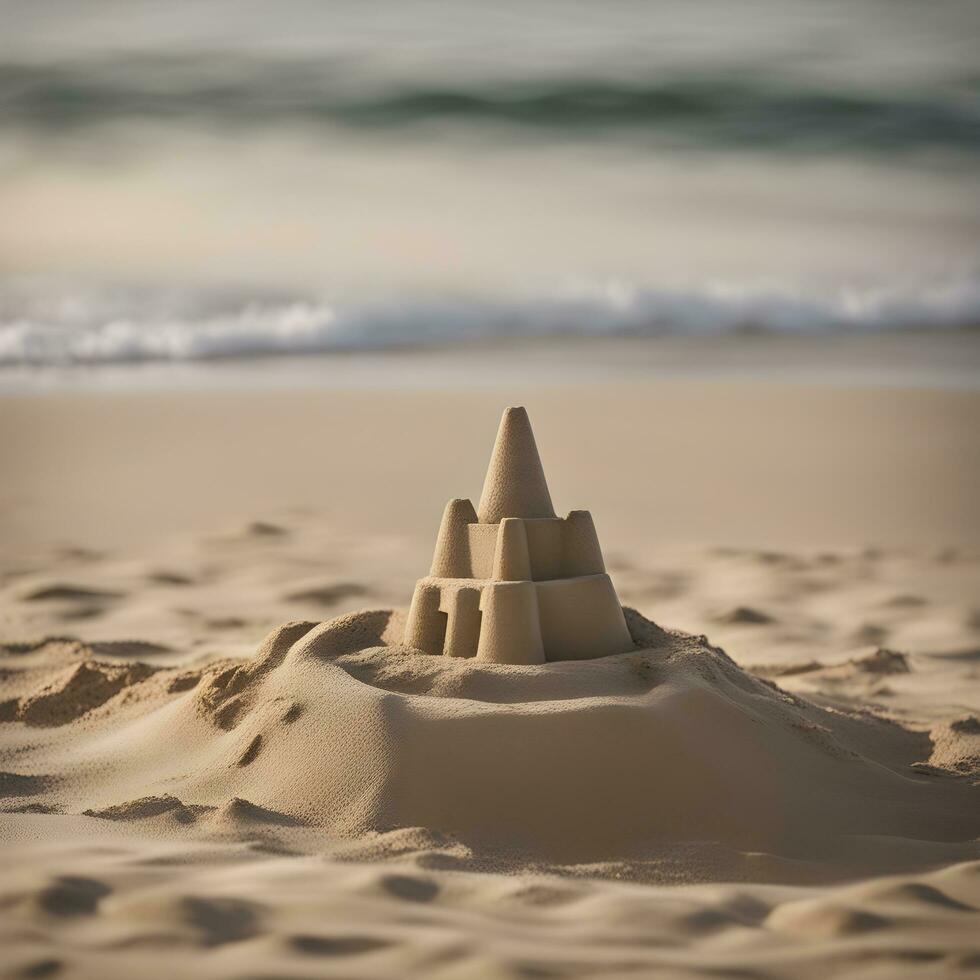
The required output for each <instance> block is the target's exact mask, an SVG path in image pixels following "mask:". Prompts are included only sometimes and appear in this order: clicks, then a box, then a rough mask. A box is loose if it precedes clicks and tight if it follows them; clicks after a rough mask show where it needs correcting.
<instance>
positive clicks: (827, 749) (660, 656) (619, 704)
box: [13, 610, 980, 932]
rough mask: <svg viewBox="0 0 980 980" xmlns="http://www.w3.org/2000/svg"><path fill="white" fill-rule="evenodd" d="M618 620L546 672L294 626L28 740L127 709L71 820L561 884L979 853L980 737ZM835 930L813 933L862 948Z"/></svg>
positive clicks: (57, 685) (61, 684)
mask: <svg viewBox="0 0 980 980" xmlns="http://www.w3.org/2000/svg"><path fill="white" fill-rule="evenodd" d="M626 617H627V623H628V626H629V629H630V632H631V635H632V637H633V640H634V642H635V643H636V645H637V650H636V651H634V652H630V653H624V654H619V655H615V656H609V657H604V658H600V659H596V660H587V661H556V662H552V663H547V664H544V665H539V666H526V665H505V664H487V663H481V662H479V661H474V660H465V659H463V660H458V659H453V658H447V657H434V656H428V655H424V654H421V653H419V652H418V651H415V650H412V649H411V648H408V647H405V646H402V645H401V644H400V638H401V636H402V633H403V627H404V622H403V618H402V616H401V614H398V613H392V612H390V611H387V610H382V611H375V612H364V613H358V614H352V615H348V616H342V617H339V618H337V619H334V620H331V621H329V622H326V623H321V624H316V623H312V622H299V623H289V624H286V625H285V626H282V627H280V628H278V629H277V630H275V631H274V632H273V633H272V634H270V636H269V637H268V638H267V639H266V641H265V642H264V643H263V645H262V647H261V649H260V650H259V652H258V653H257V655H256V656H255V657H254V658H253V659H251V660H248V661H245V662H239V663H228V662H225V663H224V664H217V665H212V666H209V667H208V668H206V669H204V670H203V671H200V672H192V673H188V672H187V671H183V672H180V671H177V670H167V669H160V668H150V667H147V666H146V665H142V664H127V665H125V666H112V665H106V664H102V663H98V662H92V661H83V662H82V663H80V664H78V663H76V664H74V665H73V666H71V667H70V668H67V669H65V668H62V669H61V672H60V673H56V676H55V677H54V678H53V679H52V678H47V679H45V680H44V683H41V684H40V686H39V688H38V690H37V691H36V692H35V693H28V694H25V695H23V696H21V697H20V698H19V699H18V700H17V704H18V709H17V710H18V717H20V718H22V719H23V720H26V721H31V720H32V719H33V721H32V723H33V724H47V725H56V724H61V725H66V724H70V723H71V722H72V721H73V719H77V718H80V717H81V716H82V715H83V714H84V712H85V711H89V710H90V709H91V706H92V705H94V704H97V703H100V704H101V703H104V702H106V701H107V699H108V698H110V697H112V696H113V695H115V694H117V693H119V692H120V691H124V694H125V696H124V697H120V698H117V700H116V701H113V702H112V704H111V705H108V706H107V707H105V708H103V710H102V711H101V713H100V717H99V719H98V723H99V724H100V725H102V726H104V727H105V728H106V730H107V737H104V738H98V739H94V740H86V741H85V742H84V744H81V745H79V746H78V747H77V748H76V749H75V750H74V751H73V753H72V755H71V772H70V773H69V774H66V773H57V772H54V771H50V770H49V775H50V776H51V777H52V778H58V777H61V778H65V777H66V776H67V775H70V776H71V778H72V780H73V785H74V786H75V787H76V790H77V793H78V797H79V803H80V805H79V806H78V808H77V809H76V810H75V812H82V811H86V812H89V813H91V815H93V816H98V817H101V818H103V819H109V820H114V821H119V820H146V819H148V818H157V817H166V818H168V819H170V818H176V819H182V818H184V819H185V820H190V821H195V820H196V821H197V822H198V823H200V820H199V819H198V818H202V819H205V823H207V824H208V825H209V826H214V827H217V828H226V829H227V828H229V827H231V828H233V827H236V826H238V827H241V826H245V825H257V824H262V825H273V826H276V825H278V826H282V827H303V826H312V827H317V828H322V829H323V830H326V831H327V832H329V834H331V835H333V836H335V837H336V836H339V837H344V838H353V839H355V840H360V841H364V842H368V841H370V840H371V839H374V840H377V839H378V837H377V835H379V834H380V835H387V834H392V833H394V834H398V833H405V832H407V830H406V829H407V828H424V830H423V831H420V832H421V833H423V835H426V834H427V835H432V834H435V835H437V838H438V837H439V835H443V837H445V838H447V839H448V840H449V841H451V842H458V846H460V847H462V848H463V851H462V852H460V853H465V854H477V855H479V854H482V855H488V854H490V855H494V854H495V855H498V856H500V857H501V858H502V859H508V858H515V857H516V856H522V858H523V859H531V860H536V861H542V862H557V863H563V864H568V863H576V864H584V863H596V862H608V861H619V862H624V861H626V862H628V861H643V860H647V859H651V857H660V858H662V857H663V855H664V854H665V853H667V852H670V853H672V854H673V855H675V857H676V854H678V853H680V849H682V847H687V846H693V845H697V846H698V847H701V848H702V851H703V852H704V853H708V852H709V851H712V849H714V851H713V852H712V853H713V854H714V856H713V857H712V858H711V861H712V862H714V864H713V866H715V867H717V868H718V869H719V874H722V875H727V874H732V873H736V874H752V873H753V872H752V871H751V870H750V869H749V870H747V867H748V865H752V864H754V865H755V866H756V868H757V869H760V870H761V869H763V868H764V869H765V870H764V872H763V873H764V874H765V875H771V874H772V873H773V872H772V868H773V867H774V865H773V864H772V861H768V863H767V861H766V860H763V859H762V858H761V857H755V858H752V857H750V855H752V854H759V855H761V854H763V853H764V854H768V855H779V856H781V857H780V861H781V862H782V865H781V867H782V870H781V871H780V872H779V875H780V876H783V877H786V876H788V877H792V876H793V874H794V872H793V870H792V868H793V863H794V862H796V864H798V865H799V869H800V870H799V873H800V874H804V873H805V872H804V870H802V869H803V868H804V866H805V864H806V862H809V861H820V862H821V863H822V865H823V867H824V869H825V870H824V873H826V869H827V868H829V867H832V865H833V863H834V861H835V860H837V859H840V860H841V861H842V862H844V861H847V862H850V865H851V866H852V867H853V865H854V862H855V861H857V862H858V863H860V862H861V861H867V862H870V863H871V864H875V865H876V866H881V865H884V866H886V867H890V866H895V867H900V866H903V865H916V864H928V863H929V862H930V861H934V860H937V859H938V857H939V856H942V857H943V858H948V859H956V858H957V857H959V858H964V859H965V858H969V857H972V856H976V855H977V854H978V853H980V848H978V847H977V845H976V844H974V843H970V841H971V840H973V839H974V838H976V837H977V835H978V833H980V806H978V803H980V792H978V789H977V787H975V786H973V785H971V784H970V783H969V781H968V780H965V779H962V778H955V776H956V775H957V774H962V773H963V772H964V770H965V768H966V766H967V763H968V761H969V760H971V759H973V757H974V753H975V745H974V742H975V741H976V740H977V738H978V735H977V734H976V732H974V731H973V727H972V726H971V725H970V724H969V723H967V722H963V723H955V724H953V725H947V726H945V728H943V730H942V731H941V732H939V731H937V732H936V733H935V739H936V741H935V743H933V742H932V741H931V740H930V739H929V738H928V737H927V736H926V735H925V734H924V733H922V732H913V731H909V730H906V729H905V728H903V727H901V726H900V725H898V724H896V723H894V722H890V721H886V720H883V719H881V718H879V717H875V716H873V715H870V714H867V713H863V712H852V713H845V712H841V711H829V710H826V709H823V708H820V707H817V706H816V705H814V704H811V703H809V702H807V701H805V700H803V699H801V698H798V697H795V696H793V695H790V694H787V693H785V692H784V691H782V690H780V689H779V688H778V687H776V686H775V685H774V684H772V683H771V682H768V681H764V680H760V679H758V678H755V677H753V676H751V675H749V674H747V673H746V672H745V671H743V670H742V669H740V668H739V667H738V666H737V665H736V664H735V663H734V662H733V661H732V660H731V659H729V658H728V657H727V656H726V654H725V653H724V652H723V651H722V650H720V649H718V648H717V647H714V646H712V645H711V644H709V643H708V642H707V640H706V639H705V638H704V637H696V636H691V635H688V634H683V633H677V632H668V631H665V630H662V629H661V628H659V627H658V626H656V625H655V624H653V623H651V622H649V621H648V620H646V619H644V618H643V617H642V616H640V615H638V614H637V613H635V612H633V611H631V610H626ZM198 678H200V679H199V681H198ZM109 708H111V709H112V710H109ZM90 723H91V722H90ZM110 735H111V736H112V737H109V736H110ZM930 755H931V758H930ZM923 763H928V771H921V770H920V771H917V770H916V768H914V766H916V765H919V766H921V765H922V764H923ZM40 788H41V787H40V786H39V787H38V789H39V790H40ZM25 795H26V794H25ZM36 795H37V796H39V797H40V799H39V800H37V802H41V801H43V795H42V794H40V792H39V793H38V794H36ZM13 802H16V800H15V801H13ZM455 846H457V843H452V844H451V845H450V847H455ZM719 848H720V849H721V850H720V851H719V850H718V849H719ZM732 853H738V854H741V855H742V856H743V857H742V859H741V861H742V866H741V867H740V869H738V870H737V871H734V872H733V863H732V858H731V854H732ZM784 859H792V860H790V861H788V863H787V860H784ZM777 863H778V862H777ZM821 915H822V916H824V918H821V924H819V925H818V926H816V927H817V928H820V929H824V928H826V929H830V930H831V931H838V932H846V931H847V930H848V929H849V928H851V925H853V924H851V925H849V924H848V922H847V921H845V920H844V919H841V920H840V921H838V920H837V919H836V918H835V917H834V914H831V913H826V914H824V913H821ZM825 919H826V921H825ZM845 919H846V917H845Z"/></svg>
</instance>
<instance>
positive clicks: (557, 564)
mask: <svg viewBox="0 0 980 980" xmlns="http://www.w3.org/2000/svg"><path fill="white" fill-rule="evenodd" d="M405 642H406V643H407V644H408V645H410V646H413V647H415V648H416V649H418V650H422V651H424V652H425V653H431V654H444V655H446V656H450V657H477V658H478V659H480V660H484V661H487V662H489V663H509V664H540V663H543V662H544V661H546V660H580V659H590V658H593V657H602V656H606V655H608V654H612V653H622V652H623V651H625V650H629V649H632V647H633V642H632V639H631V638H630V634H629V630H628V629H627V628H626V620H625V618H624V617H623V610H622V607H621V606H620V604H619V599H618V598H617V596H616V590H615V589H614V588H613V584H612V581H611V580H610V578H609V576H608V575H607V574H606V571H605V565H604V563H603V560H602V550H601V548H600V547H599V538H598V536H597V534H596V530H595V525H594V523H593V521H592V516H591V514H589V512H588V511H585V510H576V511H571V512H570V513H569V515H568V517H566V518H565V519H564V520H562V519H560V518H558V517H556V516H555V511H554V507H553V506H552V503H551V494H550V493H549V491H548V484H547V482H546V481H545V477H544V469H543V468H542V466H541V459H540V457H539V455H538V447H537V445H536V443H535V441H534V433H533V432H532V431H531V423H530V421H529V420H528V417H527V412H526V411H525V410H524V409H523V408H508V409H507V410H506V411H505V412H504V416H503V418H502V419H501V422H500V428H499V430H498V432H497V441H496V442H495V444H494V447H493V453H492V455H491V458H490V466H489V467H488V469H487V476H486V480H485V482H484V485H483V494H482V496H481V498H480V506H479V511H475V510H474V509H473V505H472V504H471V503H470V501H469V500H463V499H456V500H451V501H450V502H449V504H448V505H447V506H446V510H445V513H444V514H443V518H442V524H441V526H440V528H439V537H438V540H437V542H436V548H435V554H434V555H433V559H432V569H431V573H430V575H429V576H428V577H427V578H423V579H420V580H419V582H418V584H417V585H416V587H415V595H414V598H413V599H412V607H411V609H410V611H409V616H408V622H407V624H406V627H405Z"/></svg>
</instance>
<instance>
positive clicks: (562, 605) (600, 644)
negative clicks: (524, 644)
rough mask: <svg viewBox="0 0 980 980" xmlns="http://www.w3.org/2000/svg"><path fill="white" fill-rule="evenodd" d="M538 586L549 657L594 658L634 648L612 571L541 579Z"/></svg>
mask: <svg viewBox="0 0 980 980" xmlns="http://www.w3.org/2000/svg"><path fill="white" fill-rule="evenodd" d="M535 589H536V591H537V598H538V616H539V621H540V624H541V638H542V642H543V644H544V651H545V656H546V658H547V659H548V660H592V659H594V658H595V657H601V656H607V655H609V654H612V653H624V652H625V651H627V650H632V649H633V638H632V637H631V636H630V633H629V630H628V629H627V627H626V619H625V618H624V616H623V608H622V606H621V605H620V604H619V597H618V596H617V595H616V590H615V588H613V584H612V580H611V579H610V578H609V576H608V575H604V574H603V575H589V576H587V577H584V578H563V579H554V580H553V581H550V582H537V583H535Z"/></svg>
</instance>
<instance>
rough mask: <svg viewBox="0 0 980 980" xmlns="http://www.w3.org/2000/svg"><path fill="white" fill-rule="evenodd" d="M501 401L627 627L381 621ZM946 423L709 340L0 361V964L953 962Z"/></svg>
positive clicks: (443, 968) (902, 394) (916, 398)
mask: <svg viewBox="0 0 980 980" xmlns="http://www.w3.org/2000/svg"><path fill="white" fill-rule="evenodd" d="M408 369H409V368H406V370H408ZM509 404H524V405H526V406H527V408H528V410H529V412H530V416H531V419H532V421H533V423H534V427H535V433H536V436H537V442H538V446H539V447H540V451H541V457H542V460H543V463H544V466H545V470H546V473H547V476H548V481H549V485H550V489H551V495H552V497H553V499H554V501H555V505H556V509H557V510H558V512H559V513H566V512H567V511H569V510H571V509H575V508H588V509H589V510H591V512H592V514H593V517H594V518H595V523H596V526H597V529H598V533H599V537H600V540H601V541H602V544H603V547H604V552H605V557H606V564H607V568H608V570H609V572H610V574H611V575H612V578H613V581H614V583H615V586H616V589H617V591H618V594H619V596H620V599H621V600H622V602H623V604H624V605H625V606H626V607H629V608H630V609H632V610H635V612H633V613H630V614H629V616H628V621H629V625H630V629H631V632H632V634H633V638H634V640H635V641H636V642H637V650H636V651H633V652H629V653H626V654H622V655H619V656H615V657H609V658H603V659H601V660H594V661H583V662H581V663H572V662H555V663H550V664H546V665H544V666H542V667H522V666H507V665H489V666H487V665H478V664H475V663H473V662H469V661H466V662H454V661H450V660H447V659H445V658H438V659H437V658H433V657H425V656H422V655H419V654H417V653H412V652H411V651H410V650H407V649H405V648H404V647H401V646H400V639H401V624H402V622H403V620H402V616H403V613H404V609H405V607H406V606H407V604H408V602H409V600H410V598H411V594H412V588H413V585H414V583H415V581H416V579H418V578H419V577H420V576H422V575H424V574H425V573H426V572H427V570H428V564H429V561H430V559H431V552H432V546H433V544H434V542H435V537H436V532H437V529H438V526H439V520H440V516H441V512H442V508H443V506H444V504H445V501H446V500H447V499H448V498H450V497H457V496H469V497H473V498H475V497H476V496H478V493H479V488H480V485H481V482H482V478H483V473H484V469H485V467H486V462H487V458H488V454H489V449H490V445H491V443H492V440H493V436H494V433H495V431H496V426H497V421H498V419H499V416H500V411H501V409H502V408H503V407H504V406H506V405H509ZM978 431H980V395H978V394H977V393H976V392H975V391H969V390H943V389H940V388H925V387H922V388H915V387H899V386H887V385H880V386H871V385H863V386H854V385H852V386H847V385H844V384H828V383H819V384H818V383H814V384H802V383H799V382H796V383H793V384H789V383H786V384H781V383H775V382H766V383H760V382H756V381H748V380H745V381H737V380H732V379H718V378H714V379H711V378H706V377H698V378H686V379H684V378H673V379H662V380H657V381H656V382H644V381H641V380H638V379H636V378H633V379H632V380H629V381H624V382H622V383H618V382H616V381H615V379H609V378H607V379H605V380H602V381H600V382H589V383H581V384H580V383H574V384H573V383H564V384H562V383H551V384H546V385H538V386H532V385H531V384H528V383H524V382H517V381H515V382H513V383H510V382H508V383H506V384H498V385H496V386H493V385H490V384H483V385H477V386H474V387H472V388H471V389H470V390H460V388H459V387H453V388H450V387H447V388H440V389H434V388H433V387H431V386H428V387H412V386H411V385H409V384H406V385H405V386H404V387H402V388H400V389H398V390H393V389H391V388H390V387H389V388H388V389H386V390H370V389H366V388H361V389H358V390H354V389H348V390H281V389H279V390H261V391H247V392H246V391H238V390H226V391H184V392H180V393H175V392H164V391H158V392H144V393H140V394H131V393H126V392H108V393H92V392H86V393H74V394H68V393H62V394H55V393H52V394H46V395H44V396H29V395H25V396H7V397H4V398H3V399H2V405H0V447H2V453H3V459H4V477H3V482H2V490H0V493H2V498H0V541H2V542H3V549H2V557H0V642H2V643H3V644H4V648H3V654H2V664H0V666H2V668H3V670H2V674H0V717H2V721H0V769H2V770H3V772H2V775H0V794H2V798H0V804H2V810H3V813H2V814H0V839H2V860H3V863H4V868H5V873H4V875H3V876H2V883H0V909H2V913H0V975H4V976H18V977H19V976H59V977H60V976H64V977H74V976H78V977H96V976H98V977H120V978H121V977H127V978H128V977H132V976H135V975H142V976H147V977H151V976H190V975H193V976H202V977H215V978H225V977H228V978H245V977H249V978H256V977H272V976H288V977H307V976H308V977H313V976H343V977H392V976H398V977H445V978H457V977H459V978H464V977H506V978H511V977H515V978H517V977H522V978H523V977H579V976H603V977H606V976H616V977H641V976H658V977H661V976H663V977H685V978H686V977H697V976H702V977H708V976H739V977H753V978H755V977H759V978H763V977H764V978H776V977H803V978H806V977H813V978H817V977H827V976H842V977H843V976H847V977H855V978H857V977H861V978H872V977H880V978H892V977H906V976H907V977H938V976H973V975H976V974H977V972H978V971H980V942H978V940H977V936H978V935H980V844H978V843H977V838H978V836H980V797H978V795H977V787H976V783H977V774H978V769H980V720H978V719H980V519H978V516H977V508H976V500H977V499H978V492H980V454H978V453H977V448H978V446H977V432H978ZM355 610H375V611H376V612H374V613H365V614H363V615H360V616H355V617H346V618H343V617H345V615H346V614H348V613H350V612H352V611H355ZM391 610H394V612H391ZM337 617H341V618H339V619H337ZM284 623H293V624H296V625H294V626H291V627H288V628H287V629H285V630H280V627H281V626H282V624H284ZM323 623H329V624H330V625H327V626H323V625H318V624H323ZM277 631H278V632H277Z"/></svg>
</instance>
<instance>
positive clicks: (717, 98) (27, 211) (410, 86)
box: [0, 0, 980, 371]
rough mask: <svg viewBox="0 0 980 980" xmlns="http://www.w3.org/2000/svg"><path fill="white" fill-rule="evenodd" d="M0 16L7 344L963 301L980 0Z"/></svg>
mask: <svg viewBox="0 0 980 980" xmlns="http://www.w3.org/2000/svg"><path fill="white" fill-rule="evenodd" d="M0 17H2V20H3V24H4V30H3V32H0V215H3V216H4V217H3V220H2V221H0V370H3V369H4V368H5V367H6V368H16V369H18V370H19V371H23V370H24V369H25V368H31V367H32V366H35V367H39V368H41V367H45V366H53V365H54V366H58V367H59V368H61V367H71V366H72V365H91V364H101V363H131V362H139V361H182V362H183V361H197V360H213V359H227V358H234V357H239V356H245V355H248V356H250V357H260V356H272V355H306V354H309V353H318V352H332V351H351V350H362V349H363V350H376V349H387V348H412V347H422V346H433V345H444V344H453V343H471V342H481V343H482V342H486V341H488V340H494V339H515V340H527V339H531V340H534V341H541V340H543V339H546V338H548V337H552V336H555V337H560V336H567V335H571V336H575V337H580V336H587V337H593V336H594V337H602V338H615V337H619V336H637V335H640V336H642V335H646V334H652V335H664V334H667V335H671V334H682V335H685V334H692V335H699V336H700V335H710V334H718V333H751V332H760V331H762V332H766V331H770V332H774V333H805V334H820V333H823V332H836V333H856V332H867V333H869V334H870V333H872V332H882V331H893V330H916V331H919V330H927V331H933V332H934V333H935V335H936V337H937V342H938V338H939V337H940V335H941V334H943V333H944V332H948V331H950V330H955V329H961V328H964V327H972V326H975V325H976V324H977V323H978V322H980V181H978V178H977V173H978V170H980V167H978V164H980V62H978V58H977V55H976V52H977V51H978V50H980V6H978V5H977V4H976V3H974V2H954V0H938V2H933V3H930V4H921V3H913V2H906V0H850V2H846V3H839V2H820V3H813V2H809V0H779V2H775V0H697V2H679V0H673V2H665V3H657V2H646V3H641V2H625V0H618V2H608V3H603V4H592V3H589V4H586V3H575V2H562V3H559V2H551V0H524V2H520V3H518V2H509V0H505V2H495V3H494V4H492V5H491V4H486V3H476V2H455V3H435V2H424V0H406V2H403V3H398V4H395V3H370V4H367V3H353V2H350V3H347V2H345V3H338V2H317V3H314V2H309V0H287V2H279V3H276V4H268V3H245V2H239V3H230V2H223V0H222V2H219V0H199V2H195V3H193V4H174V5H163V4H158V3H150V2H146V0H130V2H127V3H119V2H104V0H92V2H88V3H85V4H77V3H73V2H63V0H62V2H51V0H48V2H31V3H28V2H10V0H5V2H0Z"/></svg>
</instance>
